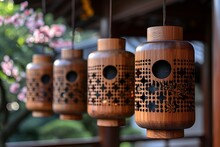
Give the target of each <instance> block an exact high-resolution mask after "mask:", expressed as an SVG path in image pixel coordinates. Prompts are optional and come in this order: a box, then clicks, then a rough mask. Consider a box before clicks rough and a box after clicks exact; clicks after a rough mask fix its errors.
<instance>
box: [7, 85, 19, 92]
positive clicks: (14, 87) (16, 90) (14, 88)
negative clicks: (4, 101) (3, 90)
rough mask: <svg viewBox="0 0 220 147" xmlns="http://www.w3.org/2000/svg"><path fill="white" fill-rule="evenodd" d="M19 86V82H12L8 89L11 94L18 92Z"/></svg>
mask: <svg viewBox="0 0 220 147" xmlns="http://www.w3.org/2000/svg"><path fill="white" fill-rule="evenodd" d="M19 88H20V84H19V83H13V84H11V86H10V88H9V91H10V92H11V93H13V94H16V93H18V90H19Z"/></svg>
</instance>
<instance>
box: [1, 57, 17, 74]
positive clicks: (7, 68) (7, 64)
mask: <svg viewBox="0 0 220 147" xmlns="http://www.w3.org/2000/svg"><path fill="white" fill-rule="evenodd" d="M13 67H14V62H13V61H12V60H11V59H10V57H9V56H7V55H5V56H4V58H3V61H2V62H1V68H2V71H3V72H4V73H5V74H6V75H7V76H11V75H12V69H13Z"/></svg>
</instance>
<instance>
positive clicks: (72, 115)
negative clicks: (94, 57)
mask: <svg viewBox="0 0 220 147" xmlns="http://www.w3.org/2000/svg"><path fill="white" fill-rule="evenodd" d="M82 53H83V52H82V50H72V49H64V50H62V52H61V58H62V59H60V60H56V61H55V62H54V101H53V110H54V112H56V113H59V114H60V119H66V120H69V119H72V120H79V119H82V114H83V113H84V112H86V107H87V104H86V94H87V62H86V60H83V59H82Z"/></svg>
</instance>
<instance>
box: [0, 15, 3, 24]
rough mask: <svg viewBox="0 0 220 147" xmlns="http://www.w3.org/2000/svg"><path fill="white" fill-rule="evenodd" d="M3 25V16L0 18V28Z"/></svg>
mask: <svg viewBox="0 0 220 147" xmlns="http://www.w3.org/2000/svg"><path fill="white" fill-rule="evenodd" d="M3 23H4V17H3V16H0V26H2V25H3Z"/></svg>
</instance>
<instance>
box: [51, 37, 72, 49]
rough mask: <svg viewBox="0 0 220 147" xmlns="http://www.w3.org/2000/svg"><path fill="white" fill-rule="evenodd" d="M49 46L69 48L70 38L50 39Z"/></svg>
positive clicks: (70, 44)
mask: <svg viewBox="0 0 220 147" xmlns="http://www.w3.org/2000/svg"><path fill="white" fill-rule="evenodd" d="M49 46H50V47H51V48H54V49H61V48H71V47H72V41H70V40H61V39H59V40H56V41H52V42H51V43H50V44H49Z"/></svg>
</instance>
